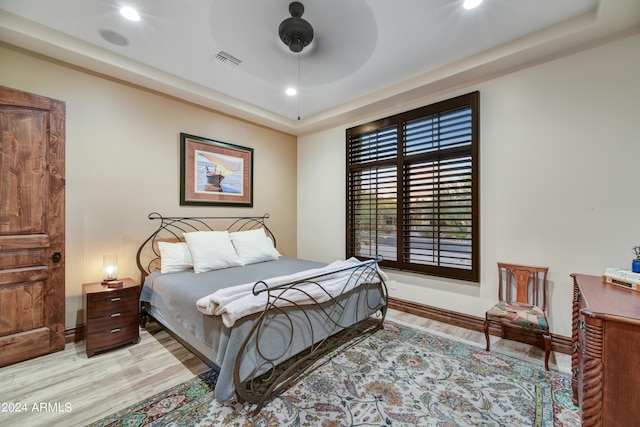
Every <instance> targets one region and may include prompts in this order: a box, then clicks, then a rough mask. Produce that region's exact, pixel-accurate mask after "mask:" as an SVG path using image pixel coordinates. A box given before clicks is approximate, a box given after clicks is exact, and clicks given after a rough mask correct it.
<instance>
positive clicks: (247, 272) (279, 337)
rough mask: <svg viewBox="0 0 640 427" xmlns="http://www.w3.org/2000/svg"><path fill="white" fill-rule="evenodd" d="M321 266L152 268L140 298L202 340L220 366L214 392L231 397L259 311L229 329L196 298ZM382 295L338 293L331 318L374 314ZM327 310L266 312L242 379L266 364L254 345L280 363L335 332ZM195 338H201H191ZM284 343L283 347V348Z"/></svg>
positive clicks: (291, 262) (287, 261)
mask: <svg viewBox="0 0 640 427" xmlns="http://www.w3.org/2000/svg"><path fill="white" fill-rule="evenodd" d="M325 265H326V264H323V263H318V262H314V261H306V260H300V259H294V258H288V257H280V258H279V259H278V260H276V261H267V262H262V263H258V264H251V265H247V266H243V267H232V268H227V269H222V270H216V271H211V272H207V273H199V274H195V273H193V272H180V273H170V274H161V273H159V272H154V273H152V274H150V275H149V276H148V277H147V279H146V280H145V283H144V285H143V288H142V292H141V295H140V301H143V302H147V303H149V304H150V306H151V308H150V314H152V315H153V316H154V317H155V318H156V319H157V320H158V321H159V322H161V323H162V324H163V325H164V326H166V327H168V328H169V329H171V330H172V331H173V332H174V333H177V334H178V335H179V336H180V337H181V338H182V339H184V340H185V341H186V342H187V343H190V344H192V345H193V346H194V347H196V348H202V343H205V344H206V350H207V354H204V356H205V357H207V358H208V359H209V360H210V361H212V362H214V363H215V365H216V366H218V367H219V370H220V375H219V378H218V382H217V384H216V388H215V391H214V392H215V396H216V399H217V400H218V401H221V402H224V401H227V400H229V399H232V398H233V397H234V396H235V385H234V379H233V369H234V363H235V360H236V356H237V354H238V351H239V349H240V347H241V345H242V343H243V341H244V340H245V338H246V337H247V336H248V335H249V333H250V330H251V328H252V327H253V325H254V324H255V320H256V318H257V317H258V316H259V314H255V315H251V316H247V317H245V318H242V319H240V320H239V321H238V322H236V324H235V325H234V326H233V327H232V328H227V327H226V326H224V324H223V323H222V321H221V319H220V317H219V316H209V315H205V314H203V313H201V312H200V311H198V309H197V307H196V301H197V300H198V299H200V298H202V297H204V296H207V295H210V294H212V293H213V292H215V291H216V290H218V289H222V288H226V287H229V286H235V285H240V284H245V283H250V282H256V281H259V280H264V279H268V278H272V277H277V276H282V275H288V274H293V273H297V272H300V271H304V270H308V269H312V268H319V267H323V266H325ZM383 300H384V297H383V293H382V291H380V290H379V289H378V288H370V287H367V288H365V289H362V290H360V289H356V290H354V291H351V292H350V293H349V294H347V295H345V296H343V297H342V298H341V304H340V305H339V306H338V308H337V309H336V307H335V306H331V307H330V310H331V311H332V318H333V319H335V320H336V321H337V322H338V323H339V324H340V325H350V324H353V323H355V322H357V321H358V320H361V319H362V318H364V317H367V316H369V315H371V314H373V312H374V311H375V310H372V309H371V308H372V307H378V308H379V307H380V306H381V305H382V304H383ZM326 311H327V307H315V308H314V307H310V308H309V309H308V310H307V309H305V313H302V312H301V311H300V309H297V308H295V307H288V308H285V309H283V310H280V311H279V312H278V313H274V314H273V315H270V316H269V318H268V320H267V321H266V322H264V323H263V325H264V327H263V329H261V333H260V342H259V343H255V342H254V343H250V345H249V346H248V350H247V352H246V354H245V357H244V358H243V361H242V365H241V368H240V377H241V379H242V380H243V381H244V380H246V379H248V378H250V377H251V376H253V375H255V369H256V367H258V366H262V365H263V363H264V358H262V356H260V355H258V352H256V346H259V347H260V351H261V352H262V353H261V354H262V355H264V356H266V357H267V358H272V359H274V360H276V362H277V363H279V362H280V361H283V360H286V359H287V358H289V357H291V356H293V355H295V354H297V353H298V352H300V351H302V350H303V349H305V348H307V347H308V346H310V345H311V344H313V343H315V342H317V341H318V340H319V339H322V338H324V337H326V336H328V335H330V334H332V333H335V332H336V325H335V324H332V322H327V318H326ZM171 325H174V326H173V327H172V326H171ZM181 332H182V333H181ZM194 339H197V340H198V341H200V342H199V343H194V342H193V340H194ZM290 340H292V342H290ZM283 348H284V349H286V350H284V351H283Z"/></svg>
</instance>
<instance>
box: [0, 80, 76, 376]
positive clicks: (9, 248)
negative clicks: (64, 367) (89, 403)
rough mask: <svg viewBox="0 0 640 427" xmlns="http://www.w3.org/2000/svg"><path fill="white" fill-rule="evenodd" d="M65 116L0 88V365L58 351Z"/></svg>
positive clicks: (60, 107) (43, 101) (53, 103)
mask: <svg viewBox="0 0 640 427" xmlns="http://www.w3.org/2000/svg"><path fill="white" fill-rule="evenodd" d="M65 118H66V112H65V104H64V102H61V101H57V100H54V99H49V98H45V97H43V96H39V95H34V94H30V93H26V92H21V91H18V90H14V89H10V88H7V87H3V86H0V132H1V134H0V366H5V365H9V364H11V363H16V362H19V361H22V360H26V359H31V358H33V357H36V356H40V355H43V354H46V353H50V352H53V351H57V350H62V349H64V345H65V332H64V327H65V309H64V304H65V290H64V288H65V284H64V227H65V223H64V176H65V175H64V170H65V169H64V167H65V162H64V152H65Z"/></svg>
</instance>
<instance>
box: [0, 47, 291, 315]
mask: <svg viewBox="0 0 640 427" xmlns="http://www.w3.org/2000/svg"><path fill="white" fill-rule="evenodd" d="M0 63H1V64H2V66H1V67H0V84H2V85H4V86H9V87H12V88H15V89H19V90H23V91H27V92H32V93H36V94H39V95H44V96H48V97H51V98H56V99H60V100H62V101H65V102H66V106H67V124H66V129H67V140H66V148H67V153H66V160H67V164H66V167H67V173H66V176H67V191H66V223H67V226H66V232H67V233H66V237H67V241H66V253H65V258H66V269H67V270H66V295H67V299H66V325H67V327H73V326H75V325H76V324H80V323H83V320H82V312H81V310H82V300H81V296H82V283H86V282H92V281H98V280H100V279H101V278H102V277H101V271H100V270H101V267H102V255H103V254H105V253H117V254H118V257H119V264H120V266H119V267H120V274H119V275H120V276H121V277H132V278H135V279H139V277H140V275H139V272H138V270H137V267H136V265H135V254H136V251H137V248H138V246H139V245H140V243H142V241H143V240H144V239H145V238H146V237H147V236H148V235H149V234H150V233H151V232H152V231H153V224H151V221H149V220H147V215H148V214H149V213H150V212H152V211H157V212H160V213H162V214H163V215H262V214H264V213H265V212H268V213H269V214H270V215H271V218H270V219H269V222H268V224H269V225H270V227H271V228H272V230H273V231H274V233H275V235H276V237H277V243H278V249H279V250H280V252H282V253H283V254H285V255H288V256H295V255H296V138H295V137H294V136H292V135H287V134H283V133H280V132H277V131H273V130H269V129H266V128H264V127H260V126H257V125H253V124H251V123H247V122H244V121H241V120H236V119H233V118H231V117H228V116H225V115H222V114H218V113H216V112H212V111H208V110H205V109H202V108H198V107H195V106H193V105H189V104H186V103H182V102H179V101H176V100H173V99H170V98H167V97H163V96H159V95H156V94H153V93H150V92H147V91H144V90H140V89H137V88H134V87H131V86H127V85H125V84H121V83H119V82H114V81H111V80H108V79H104V78H101V77H99V76H96V75H92V74H88V73H84V72H81V71H78V70H76V69H72V68H68V67H65V66H64V65H62V64H59V63H52V62H49V61H47V60H44V59H43V58H41V57H37V56H32V55H29V54H26V53H25V52H23V51H19V50H14V49H13V48H11V47H9V46H7V45H2V44H0ZM180 132H186V133H190V134H193V135H198V136H203V137H206V138H211V139H216V140H220V141H224V142H228V143H232V144H237V145H241V146H244V147H251V148H253V149H254V161H255V164H254V207H253V208H228V207H189V208H187V207H181V206H180V200H179V164H180V151H179V134H180Z"/></svg>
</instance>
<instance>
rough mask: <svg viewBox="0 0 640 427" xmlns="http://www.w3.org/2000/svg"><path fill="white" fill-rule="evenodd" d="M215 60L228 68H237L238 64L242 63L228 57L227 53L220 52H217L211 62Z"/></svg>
mask: <svg viewBox="0 0 640 427" xmlns="http://www.w3.org/2000/svg"><path fill="white" fill-rule="evenodd" d="M213 59H215V60H217V61H219V62H222V63H223V64H226V65H228V66H229V67H237V66H238V65H240V63H241V62H242V61H240V60H239V59H238V58H236V57H235V56H233V55H229V54H228V53H227V52H225V51H223V50H221V51H220V52H218V53H217V54H216V55H215V56H214V57H213V58H212V60H213Z"/></svg>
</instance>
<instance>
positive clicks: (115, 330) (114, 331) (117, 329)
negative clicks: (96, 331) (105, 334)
mask: <svg viewBox="0 0 640 427" xmlns="http://www.w3.org/2000/svg"><path fill="white" fill-rule="evenodd" d="M116 332H120V328H116V329H112V330H111V333H112V334H115V333H116Z"/></svg>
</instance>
